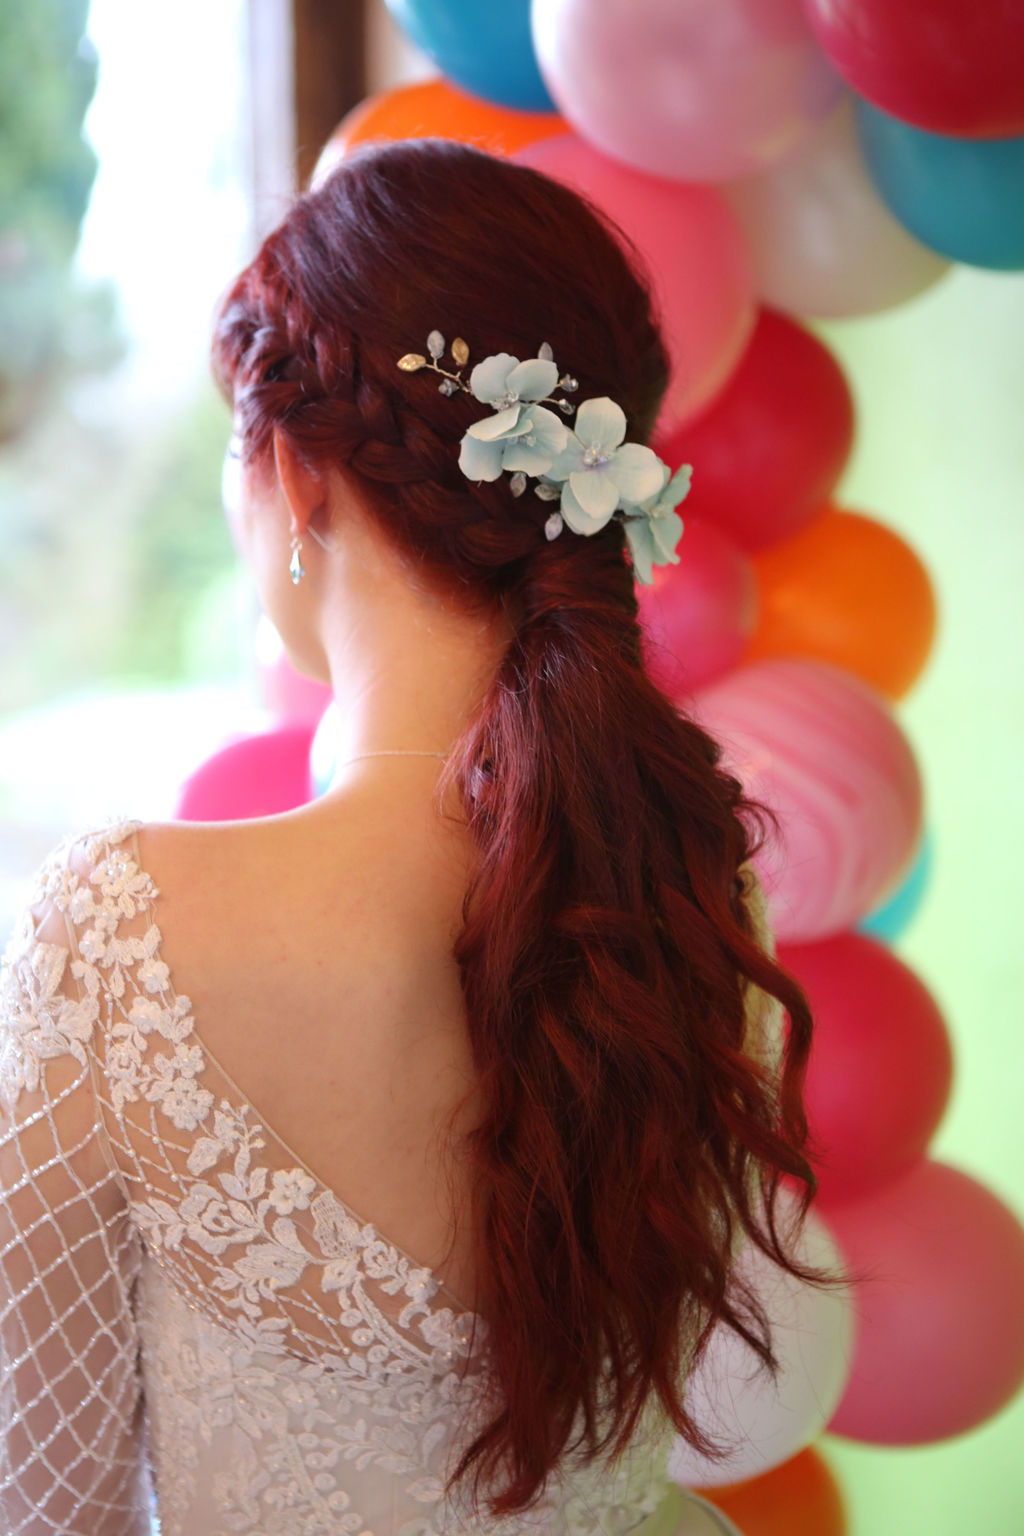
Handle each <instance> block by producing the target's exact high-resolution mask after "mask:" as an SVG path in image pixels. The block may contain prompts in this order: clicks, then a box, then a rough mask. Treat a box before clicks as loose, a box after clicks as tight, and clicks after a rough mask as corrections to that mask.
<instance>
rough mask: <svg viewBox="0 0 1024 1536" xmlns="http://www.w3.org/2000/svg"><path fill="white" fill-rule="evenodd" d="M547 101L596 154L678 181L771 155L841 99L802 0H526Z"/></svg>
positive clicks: (715, 176) (733, 170)
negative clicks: (552, 102) (529, 3)
mask: <svg viewBox="0 0 1024 1536" xmlns="http://www.w3.org/2000/svg"><path fill="white" fill-rule="evenodd" d="M531 24H532V29H533V46H534V52H535V53H536V55H537V62H538V64H539V65H540V69H541V74H542V75H543V76H544V80H545V83H546V85H547V87H548V90H549V91H550V93H551V95H552V97H553V98H554V100H555V103H556V104H557V106H558V107H559V108H560V110H561V112H562V113H563V115H564V116H565V117H566V118H567V119H568V120H569V122H570V123H571V124H572V125H573V127H574V128H575V129H576V130H577V132H578V133H580V134H581V135H582V136H583V137H584V138H585V139H589V140H590V142H591V143H592V144H594V145H595V146H596V147H597V148H598V149H601V150H603V151H604V152H605V153H606V154H609V155H614V156H615V157H616V158H617V159H619V160H624V161H625V162H626V164H627V165H632V166H635V167H636V168H637V169H638V170H642V171H650V172H651V173H652V174H653V175H655V176H671V177H677V178H679V180H681V181H726V180H728V179H729V178H730V177H733V176H748V175H752V174H754V173H756V172H757V171H760V170H762V169H763V168H764V167H765V166H766V165H770V164H771V163H772V162H773V161H775V160H779V159H781V158H782V157H783V156H784V155H786V154H788V153H789V151H790V150H791V149H792V148H793V146H794V145H796V144H798V143H799V142H800V140H801V138H802V137H803V136H804V134H805V133H806V132H807V131H808V129H809V128H811V127H813V125H814V124H815V123H816V122H817V121H819V119H821V118H822V117H824V116H825V115H826V114H827V113H828V112H829V111H830V110H831V108H832V107H833V106H834V105H835V104H836V102H837V101H838V100H839V96H840V94H841V93H842V89H843V85H842V81H841V80H840V79H839V77H838V76H837V75H836V74H835V73H834V72H833V71H832V69H831V68H830V66H829V64H828V62H827V61H826V59H825V57H824V55H823V54H822V53H821V51H820V50H819V49H818V47H817V46H816V44H815V42H814V38H813V36H812V34H811V30H810V27H809V26H808V24H807V18H806V16H805V15H804V12H803V8H802V6H801V4H800V0H629V3H628V4H622V3H619V4H615V3H610V0H603V3H602V0H599V3H597V4H595V3H594V0H534V4H533V8H532V12H531Z"/></svg>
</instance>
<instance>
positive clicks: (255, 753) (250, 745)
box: [174, 725, 313, 821]
mask: <svg viewBox="0 0 1024 1536" xmlns="http://www.w3.org/2000/svg"><path fill="white" fill-rule="evenodd" d="M312 742H313V727H312V726H311V725H286V726H281V727H280V728H279V729H277V730H273V731H263V732H261V733H260V734H259V735H256V736H243V737H241V738H240V739H238V740H235V741H231V742H229V743H228V744H227V746H224V747H221V748H220V750H219V751H217V752H215V753H214V754H213V756H212V757H208V758H207V759H206V762H205V763H202V764H201V765H200V766H199V767H198V768H196V769H195V770H194V772H192V773H190V774H189V776H188V778H187V779H186V780H185V782H184V784H183V785H182V786H181V792H180V794H179V796H178V804H177V806H176V808H175V812H174V815H175V817H176V819H177V820H178V821H244V820H246V819H248V818H249V817H253V816H277V815H279V814H280V813H281V812H283V811H293V810H294V809H295V808H296V806H299V805H305V804H306V802H307V801H309V800H312V798H313V785H312V780H311V777H310V771H309V751H310V747H311V746H312Z"/></svg>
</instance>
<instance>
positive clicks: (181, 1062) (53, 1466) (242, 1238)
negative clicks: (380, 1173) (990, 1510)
mask: <svg viewBox="0 0 1024 1536" xmlns="http://www.w3.org/2000/svg"><path fill="white" fill-rule="evenodd" d="M138 825H139V824H138V823H133V822H122V823H118V824H116V825H114V826H110V827H107V828H105V829H103V830H101V831H99V832H96V833H93V834H89V835H87V836H86V837H84V838H80V839H78V840H76V841H73V842H72V841H68V842H67V843H65V844H62V845H61V847H60V848H59V849H57V850H56V851H55V853H54V854H53V855H51V857H50V858H49V859H48V860H47V861H46V862H45V863H44V865H43V866H42V868H41V870H40V872H39V875H38V877H37V883H36V889H35V891H34V893H33V896H32V898H31V901H30V904H29V905H28V907H27V908H26V910H25V913H24V916H23V918H22V920H21V921H20V922H19V924H18V927H17V929H16V931H15V933H14V935H13V936H12V939H11V942H10V944H9V945H8V949H7V953H6V956H5V959H4V966H3V991H2V1001H0V1190H2V1200H0V1439H2V1444H0V1530H2V1531H3V1532H4V1536H16V1533H19V1536H53V1533H55V1532H60V1533H63V1536H143V1533H148V1532H149V1531H150V1530H151V1529H152V1525H151V1521H152V1518H153V1512H154V1510H158V1512H159V1522H160V1530H161V1532H162V1536H186V1533H191V1536H199V1533H202V1536H227V1533H229V1532H230V1533H243V1536H246V1533H247V1536H300V1533H301V1536H328V1533H331V1536H333V1533H350V1536H463V1533H469V1532H470V1531H473V1532H476V1533H480V1532H482V1531H483V1530H484V1529H486V1531H487V1532H489V1533H493V1536H519V1533H525V1532H534V1531H536V1532H544V1533H545V1536H562V1533H564V1536H596V1533H598V1532H600V1533H603V1536H623V1533H625V1532H626V1531H629V1530H632V1529H634V1528H635V1527H637V1526H638V1525H639V1523H640V1522H642V1521H644V1520H645V1518H647V1517H651V1518H652V1520H653V1521H654V1522H655V1524H656V1525H658V1526H659V1527H660V1525H661V1524H664V1523H665V1522H664V1518H663V1516H659V1514H658V1511H659V1509H661V1510H662V1511H663V1512H665V1511H668V1510H669V1507H670V1506H669V1505H668V1504H666V1503H665V1502H664V1501H665V1499H666V1496H668V1495H669V1489H670V1485H669V1481H668V1474H667V1471H666V1461H667V1456H668V1452H669V1450H670V1448H671V1443H672V1438H673V1436H672V1432H671V1429H670V1427H669V1428H666V1426H665V1424H664V1422H663V1421H661V1420H660V1419H659V1418H657V1417H656V1416H655V1415H654V1414H653V1413H651V1414H650V1415H648V1417H647V1418H646V1419H645V1420H644V1422H643V1424H642V1426H641V1430H640V1432H639V1433H638V1434H637V1436H636V1439H635V1442H634V1444H633V1446H632V1447H631V1449H630V1451H629V1453H627V1455H625V1456H624V1457H622V1458H620V1459H619V1460H618V1461H617V1462H616V1463H615V1464H614V1465H601V1464H592V1465H591V1466H589V1467H588V1466H583V1465H576V1464H575V1463H573V1462H572V1461H570V1460H567V1461H566V1464H565V1465H564V1467H562V1468H560V1469H559V1472H558V1475H557V1476H555V1475H552V1478H551V1479H550V1480H549V1484H548V1486H547V1487H546V1488H545V1491H544V1493H543V1495H542V1497H541V1498H540V1499H539V1501H538V1502H537V1504H536V1505H535V1507H533V1508H531V1509H530V1510H529V1511H527V1512H525V1513H523V1514H519V1515H517V1516H513V1517H508V1518H507V1519H505V1520H502V1521H497V1522H496V1521H491V1522H489V1523H487V1525H486V1527H484V1526H482V1525H481V1524H480V1523H478V1522H474V1520H473V1518H472V1514H471V1511H470V1510H469V1509H468V1507H464V1506H463V1505H461V1504H460V1503H459V1501H458V1498H455V1499H451V1500H449V1499H447V1498H446V1497H445V1495H444V1481H445V1475H446V1469H447V1468H448V1467H449V1465H450V1464H453V1461H454V1458H455V1456H457V1453H458V1451H459V1450H460V1449H461V1447H462V1445H464V1444H465V1443H466V1439H467V1438H468V1436H470V1435H471V1434H472V1433H473V1431H474V1426H475V1425H479V1424H481V1423H482V1422H484V1421H485V1418H488V1417H490V1416H491V1414H492V1413H493V1411H494V1407H495V1404H494V1400H493V1397H492V1396H491V1387H490V1385H489V1376H488V1371H487V1328H486V1323H485V1322H484V1320H483V1319H482V1318H481V1317H479V1316H477V1315H475V1314H474V1313H472V1312H471V1311H469V1310H468V1309H467V1308H466V1307H465V1306H464V1305H463V1304H462V1303H460V1301H459V1299H458V1298H457V1297H455V1296H453V1295H452V1294H451V1293H450V1292H449V1291H448V1290H447V1289H446V1288H445V1286H444V1285H443V1284H442V1283H441V1282H440V1281H439V1280H438V1279H437V1278H436V1277H435V1276H434V1275H433V1274H432V1273H431V1271H430V1270H428V1269H426V1268H425V1267H423V1266H422V1265H420V1264H418V1263H417V1262H416V1261H415V1259H414V1258H412V1256H410V1255H409V1254H406V1253H404V1252H403V1251H402V1250H401V1249H399V1248H397V1247H396V1246H395V1245H394V1244H393V1243H391V1242H389V1241H388V1239H387V1238H386V1237H384V1236H383V1235H382V1234H380V1233H379V1232H378V1231H377V1230H376V1228H375V1227H374V1226H373V1225H372V1224H371V1223H370V1222H368V1221H366V1220H364V1219H363V1218H362V1217H360V1216H358V1215H356V1214H355V1212H353V1211H352V1210H351V1209H350V1208H349V1207H348V1206H346V1205H344V1204H342V1202H341V1201H340V1200H339V1199H338V1198H337V1197H336V1196H335V1195H334V1194H333V1193H332V1191H331V1190H329V1189H327V1188H325V1187H324V1186H323V1185H322V1184H320V1182H319V1181H318V1180H317V1179H316V1177H315V1176H314V1175H313V1174H312V1172H311V1171H310V1170H309V1169H308V1168H306V1167H305V1166H303V1165H302V1164H300V1163H297V1162H296V1159H295V1156H294V1154H293V1153H292V1152H291V1151H290V1149H289V1148H288V1147H287V1146H286V1145H284V1144H283V1143H282V1142H280V1141H279V1140H278V1139H277V1138H276V1137H275V1135H274V1133H273V1132H272V1130H271V1129H270V1128H269V1127H268V1126H266V1125H265V1124H264V1123H263V1122H262V1120H261V1118H260V1116H259V1113H258V1111H257V1110H256V1108H255V1106H254V1105H252V1104H251V1103H250V1102H249V1101H248V1100H247V1099H246V1098H245V1097H244V1095H243V1094H242V1093H241V1091H240V1090H239V1089H238V1088H237V1086H236V1085H235V1084H234V1082H233V1081H232V1080H231V1078H230V1077H229V1076H228V1074H227V1073H226V1072H225V1071H224V1070H223V1069H222V1068H221V1066H220V1065H219V1063H218V1062H217V1061H216V1060H215V1058H214V1057H213V1056H212V1055H211V1054H210V1052H209V1051H208V1050H207V1049H206V1048H205V1047H204V1046H203V1044H202V1042H201V1040H200V1038H199V1035H198V1034H197V1032H196V1027H195V1022H194V1020H193V1016H192V1011H191V1004H190V1001H189V998H188V997H187V996H185V995H184V994H182V993H179V992H177V991H176V990H175V989H174V986H173V983H172V979H171V976H170V972H169V970H168V967H167V965H166V964H165V962H164V960H163V959H162V957H161V953H160V942H161V941H160V930H159V928H158V927H157V924H156V901H157V897H158V894H159V893H158V892H157V890H156V889H155V887H154V885H153V882H152V880H151V879H150V877H149V876H148V874H147V873H146V872H145V871H144V870H143V869H142V868H141V867H140V863H139V857H138V844H137V841H136V837H135V834H136V832H137V830H138ZM766 1018H767V1014H764V1015H763V1017H762V1020H761V1023H762V1025H763V1024H764V1021H765V1019H766ZM482 1416H483V1417H482ZM672 1497H674V1498H675V1500H676V1503H675V1504H673V1505H671V1515H672V1518H671V1523H670V1525H669V1526H668V1527H667V1529H669V1530H672V1531H674V1532H675V1533H676V1536H684V1533H685V1532H691V1531H692V1532H693V1533H694V1536H697V1533H698V1532H699V1533H704V1532H711V1531H734V1528H733V1527H732V1526H730V1525H729V1523H728V1522H727V1521H725V1520H724V1517H721V1516H719V1515H716V1514H715V1513H714V1512H713V1511H712V1510H711V1507H710V1506H708V1505H704V1504H702V1502H701V1501H700V1500H699V1499H696V1498H693V1497H692V1496H690V1495H687V1494H682V1495H679V1494H675V1495H673V1496H672ZM735 1536H738V1533H735Z"/></svg>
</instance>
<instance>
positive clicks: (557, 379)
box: [398, 330, 692, 585]
mask: <svg viewBox="0 0 1024 1536" xmlns="http://www.w3.org/2000/svg"><path fill="white" fill-rule="evenodd" d="M446 347H447V343H446V341H445V339H444V337H443V336H442V335H441V332H440V331H436V330H435V331H431V333H430V335H429V336H428V337H427V349H426V353H425V354H424V353H421V352H407V353H406V354H405V356H404V357H400V358H399V359H398V367H399V368H401V369H402V371H403V372H404V373H419V372H420V371H421V370H423V369H430V370H432V371H433V372H434V373H437V374H439V375H440V376H441V383H440V384H439V385H438V389H439V390H440V392H441V394H443V395H449V396H450V395H454V394H456V393H459V392H461V393H463V394H467V395H472V396H473V398H474V399H476V400H478V401H479V402H480V403H481V404H482V405H489V406H490V407H491V411H492V413H493V414H491V415H489V416H484V417H483V418H482V419H481V420H480V421H476V422H474V423H473V425H472V426H471V427H470V428H469V430H468V431H467V432H466V433H464V435H463V438H462V441H461V444H460V446H459V468H460V469H461V470H462V472H463V474H464V475H465V476H466V477H467V479H469V480H476V481H481V480H497V479H498V477H499V476H500V475H502V474H504V473H506V472H507V473H509V474H510V475H511V477H512V478H511V481H510V489H511V491H512V494H513V496H521V495H522V494H523V492H524V491H525V490H526V486H527V480H528V479H531V478H532V479H535V480H536V482H537V483H536V484H535V486H534V493H535V495H537V496H539V497H540V498H541V500H542V501H552V502H553V501H557V502H558V503H559V505H558V510H557V511H552V513H551V515H550V517H549V518H548V520H547V522H546V523H545V524H544V533H545V535H546V537H547V538H548V539H557V538H558V536H559V534H560V533H561V532H562V530H563V528H565V527H569V528H570V529H571V530H572V532H573V533H578V534H582V535H584V536H585V537H586V536H589V535H591V534H595V533H600V531H601V529H602V528H604V527H605V525H606V524H607V523H608V522H609V521H610V519H611V518H612V517H614V516H615V515H616V514H621V520H622V522H623V523H624V524H625V528H626V537H627V538H628V540H629V547H630V552H631V554H632V557H633V569H634V571H635V573H636V576H637V577H638V579H639V580H640V581H642V582H644V583H646V584H648V585H650V583H651V581H652V580H653V576H652V569H651V568H652V566H654V565H677V564H678V563H679V555H678V554H677V553H676V545H677V544H678V542H679V539H680V536H681V535H682V532H683V521H682V518H681V517H679V516H678V514H677V513H676V510H675V509H676V507H677V506H678V505H679V503H680V502H681V501H682V500H683V498H684V497H685V496H686V494H687V492H688V491H689V489H690V476H691V473H692V470H691V467H690V465H689V464H684V465H683V466H682V468H681V469H678V470H676V472H675V474H672V473H671V471H670V470H669V467H668V465H667V464H666V463H664V461H663V460H662V459H659V457H658V455H657V454H656V453H655V452H654V450H653V449H652V448H648V447H645V446H644V445H643V444H641V443H627V442H624V441H623V439H624V438H625V435H626V415H625V412H624V411H623V409H622V407H621V406H619V405H616V403H615V401H614V400H610V399H609V398H608V397H607V396H606V395H602V396H599V397H598V398H596V399H591V400H583V401H580V402H579V403H578V404H577V403H576V402H575V401H573V400H569V399H567V398H566V396H567V395H570V394H573V393H575V391H576V390H577V389H578V388H579V384H578V382H577V380H576V379H574V378H573V376H572V375H571V374H569V373H561V374H560V373H559V370H558V368H557V366H556V364H555V361H554V356H553V354H552V351H551V347H550V346H549V345H548V343H547V342H544V343H543V345H542V346H541V347H540V348H539V349H538V352H537V356H536V357H531V358H527V359H526V360H525V361H524V362H520V360H519V359H518V358H517V357H513V356H512V354H511V353H510V352H498V353H495V354H494V355H493V356H491V357H485V358H484V360H483V362H480V363H477V364H476V366H475V367H474V368H473V370H472V372H471V373H470V375H469V379H468V381H467V380H465V379H464V378H463V376H462V375H463V370H464V369H465V368H466V366H467V365H468V363H469V347H468V346H467V345H466V343H465V342H464V341H463V339H462V337H461V336H457V337H456V338H455V340H454V341H453V342H452V344H451V357H452V361H453V363H454V365H455V371H454V372H453V371H452V370H451V369H448V368H444V367H442V365H441V360H442V358H443V357H444V354H445V350H446ZM556 389H559V390H561V391H562V395H561V398H555V397H554V395H553V393H552V391H554V390H556ZM550 406H553V407H554V409H553V410H551V409H548V407H550ZM556 411H557V412H558V413H559V414H557V415H556ZM574 413H575V421H574V422H573V425H572V426H571V427H569V426H568V425H567V424H566V423H565V422H564V421H563V420H561V419H560V418H561V417H564V416H572V415H573V414H574Z"/></svg>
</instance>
